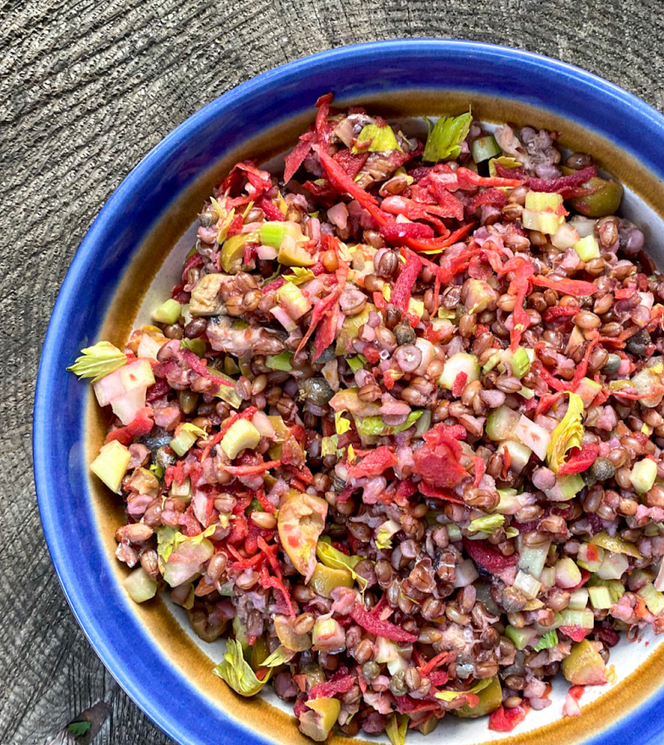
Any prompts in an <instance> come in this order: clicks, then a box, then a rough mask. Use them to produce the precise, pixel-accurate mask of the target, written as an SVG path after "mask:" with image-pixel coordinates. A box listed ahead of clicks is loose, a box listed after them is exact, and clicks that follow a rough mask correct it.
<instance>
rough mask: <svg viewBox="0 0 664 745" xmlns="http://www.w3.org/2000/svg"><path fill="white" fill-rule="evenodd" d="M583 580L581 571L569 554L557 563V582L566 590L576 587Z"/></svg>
mask: <svg viewBox="0 0 664 745" xmlns="http://www.w3.org/2000/svg"><path fill="white" fill-rule="evenodd" d="M579 582H581V571H580V570H579V567H578V566H577V565H576V564H575V563H574V560H573V559H570V557H569V556H564V557H563V558H562V559H559V560H558V562H557V563H556V584H557V585H558V587H562V588H563V589H565V590H568V589H570V588H571V587H576V586H577V585H578V584H579Z"/></svg>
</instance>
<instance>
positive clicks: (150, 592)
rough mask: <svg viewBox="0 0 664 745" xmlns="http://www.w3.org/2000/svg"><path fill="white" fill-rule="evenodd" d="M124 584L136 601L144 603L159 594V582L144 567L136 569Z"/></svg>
mask: <svg viewBox="0 0 664 745" xmlns="http://www.w3.org/2000/svg"><path fill="white" fill-rule="evenodd" d="M122 584H123V585H124V588H125V590H126V591H127V593H128V594H129V597H130V598H131V599H132V600H133V601H134V602H135V603H144V602H145V601H146V600H150V599H151V598H153V597H154V596H155V595H156V594H157V583H156V582H155V581H154V580H153V579H152V577H150V575H149V574H148V573H147V572H146V571H145V569H143V567H138V569H134V571H133V572H132V573H131V574H130V575H129V576H128V577H127V579H125V581H124V582H123V583H122Z"/></svg>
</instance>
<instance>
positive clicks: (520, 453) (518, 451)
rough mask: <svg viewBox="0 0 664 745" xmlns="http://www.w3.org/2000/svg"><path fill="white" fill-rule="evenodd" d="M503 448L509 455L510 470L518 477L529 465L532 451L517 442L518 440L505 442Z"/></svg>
mask: <svg viewBox="0 0 664 745" xmlns="http://www.w3.org/2000/svg"><path fill="white" fill-rule="evenodd" d="M501 447H502V448H505V449H506V450H507V452H508V453H509V457H510V470H511V471H512V473H514V475H515V476H518V475H519V474H520V473H521V471H523V469H524V468H525V467H526V466H527V465H528V461H529V460H530V456H531V454H532V450H531V449H530V448H529V447H527V446H526V445H524V444H523V443H521V442H516V440H505V442H503V443H502V446H501ZM499 450H500V448H499Z"/></svg>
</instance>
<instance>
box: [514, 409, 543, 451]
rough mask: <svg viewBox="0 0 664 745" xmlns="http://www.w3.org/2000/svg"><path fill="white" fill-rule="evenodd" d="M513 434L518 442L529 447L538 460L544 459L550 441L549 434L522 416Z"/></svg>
mask: <svg viewBox="0 0 664 745" xmlns="http://www.w3.org/2000/svg"><path fill="white" fill-rule="evenodd" d="M515 432H516V436H517V437H518V438H519V440H521V442H522V443H523V444H524V445H526V447H529V448H530V449H531V450H532V451H533V452H534V453H535V455H536V456H537V457H538V458H539V459H540V460H544V459H545V458H546V451H547V448H548V447H549V442H550V441H551V433H550V432H548V431H547V430H545V429H544V427H541V426H540V425H539V424H535V422H533V421H531V420H530V419H528V417H527V416H525V415H523V414H522V415H521V417H520V418H519V421H518V424H517V425H516V429H515Z"/></svg>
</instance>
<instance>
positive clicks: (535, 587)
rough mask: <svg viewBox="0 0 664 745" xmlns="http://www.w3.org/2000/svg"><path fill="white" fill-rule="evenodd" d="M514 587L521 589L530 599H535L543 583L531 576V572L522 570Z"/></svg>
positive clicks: (518, 573)
mask: <svg viewBox="0 0 664 745" xmlns="http://www.w3.org/2000/svg"><path fill="white" fill-rule="evenodd" d="M514 587H516V589H517V590H520V591H521V592H522V593H523V595H525V597H527V598H528V599H529V600H534V599H535V598H536V597H537V594H538V593H539V591H540V589H541V587H542V583H541V582H540V581H539V580H536V579H535V578H534V577H531V576H530V574H526V572H523V571H521V570H520V571H519V572H517V575H516V579H515V580H514Z"/></svg>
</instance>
